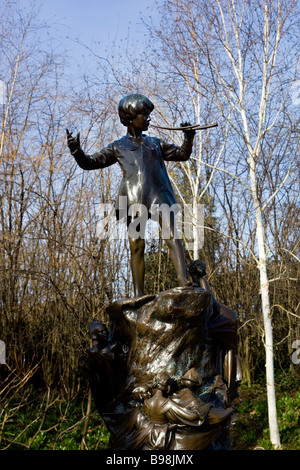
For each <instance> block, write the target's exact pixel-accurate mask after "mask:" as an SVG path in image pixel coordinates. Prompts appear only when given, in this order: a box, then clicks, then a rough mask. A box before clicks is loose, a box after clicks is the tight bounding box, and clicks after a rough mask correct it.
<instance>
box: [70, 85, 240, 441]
mask: <svg viewBox="0 0 300 470" xmlns="http://www.w3.org/2000/svg"><path fill="white" fill-rule="evenodd" d="M153 109H154V105H153V103H152V102H151V101H150V100H149V99H148V98H146V97H145V96H143V95H139V94H132V95H128V96H125V97H124V98H123V99H122V100H121V101H120V103H119V107H118V112H119V117H120V120H121V122H122V123H123V124H124V126H126V127H127V135H126V136H124V137H122V138H121V139H119V140H116V141H115V142H112V143H111V144H109V145H107V147H105V148H103V149H102V150H101V151H100V152H96V153H94V154H92V155H87V154H85V152H84V151H83V150H82V149H81V146H80V136H79V134H78V135H77V137H76V138H74V137H73V136H72V133H71V132H69V131H68V130H67V139H68V147H69V149H70V151H71V154H72V155H73V156H74V158H75V160H76V162H77V163H78V165H79V166H80V167H81V168H83V169H84V170H95V169H101V168H105V167H108V166H110V165H113V164H115V163H118V164H119V165H120V167H121V169H122V172H123V179H122V181H121V185H120V189H119V198H118V200H117V203H116V207H115V208H116V217H117V220H123V219H124V218H126V222H127V227H128V235H129V244H130V250H131V269H132V277H133V284H134V297H133V298H132V299H118V300H115V301H114V302H112V303H110V304H109V305H107V307H106V315H107V316H108V317H109V319H110V327H109V328H108V327H107V326H106V325H105V324H104V323H102V322H98V321H93V322H92V323H91V325H90V331H89V332H90V337H91V339H92V341H93V342H94V345H93V346H92V347H91V348H90V349H89V350H88V351H87V360H86V364H87V370H88V374H89V382H90V386H91V390H92V394H93V398H94V400H95V403H96V406H97V408H98V410H99V412H100V414H101V416H102V418H103V420H104V422H105V423H106V426H107V428H108V430H109V432H110V443H109V446H108V448H110V449H115V450H129V449H133V450H204V449H205V450H207V449H216V448H221V449H226V448H228V429H229V427H230V426H231V424H232V423H233V421H234V415H233V407H232V400H233V399H234V398H235V396H236V392H237V385H238V381H239V379H240V375H239V373H240V365H239V360H238V355H237V316H236V314H235V312H233V311H232V310H231V309H229V308H228V307H226V306H225V305H222V304H220V303H219V302H218V301H217V300H216V299H215V297H214V295H213V293H212V290H211V288H210V285H209V283H208V281H207V279H206V266H205V264H204V263H203V262H202V261H200V260H195V261H194V262H193V263H192V264H191V266H190V267H189V270H188V271H189V274H190V276H191V278H192V282H190V281H189V280H188V277H187V270H186V265H185V258H184V250H183V245H182V242H181V240H180V239H179V238H177V237H176V236H175V235H176V225H175V214H174V212H170V216H171V217H170V220H169V227H168V228H169V229H170V237H167V238H166V243H167V245H168V248H169V251H170V256H171V259H172V261H173V263H174V266H175V269H176V273H177V280H178V284H179V286H177V287H174V288H172V289H170V290H168V291H165V292H159V293H157V294H150V295H148V296H146V295H144V293H143V288H144V274H145V264H144V249H145V241H144V235H145V223H146V221H147V220H148V218H149V217H150V216H151V218H153V217H152V216H153V213H154V215H156V216H157V220H158V221H159V223H160V225H161V227H162V225H163V221H162V212H161V209H157V207H158V208H159V207H160V206H162V205H163V204H166V205H167V206H168V207H171V206H173V205H175V204H176V199H175V195H174V192H173V188H172V186H171V183H170V180H169V177H168V174H167V170H166V166H165V163H164V162H165V161H167V162H168V161H175V162H176V161H177V162H179V161H187V160H188V159H189V157H190V155H191V152H192V145H193V138H194V134H195V130H196V129H203V128H211V127H215V126H216V124H211V125H208V126H200V125H196V126H191V125H190V124H188V123H183V124H182V125H181V128H180V129H181V130H182V132H183V133H184V141H183V144H182V146H181V147H177V146H175V145H173V144H168V143H166V142H164V141H163V140H161V139H159V138H156V137H149V136H147V135H145V134H144V132H145V131H147V129H148V127H149V124H150V114H151V112H152V111H153ZM174 129H175V130H178V128H174ZM121 198H126V207H125V209H124V207H123V206H122V204H121V203H120V201H121ZM122 201H123V199H122ZM141 206H143V207H144V208H146V218H145V223H141V222H140V220H141V219H140V213H139V211H140V208H141ZM133 208H134V210H133ZM154 208H156V210H158V212H157V213H155V209H154ZM153 211H154V212H153ZM136 221H139V224H140V227H139V232H137V230H136V231H135V232H134V231H132V224H134V222H136ZM165 222H166V221H164V223H165ZM136 225H137V224H136ZM136 228H137V227H136ZM163 234H164V233H163Z"/></svg>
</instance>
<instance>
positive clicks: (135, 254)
mask: <svg viewBox="0 0 300 470" xmlns="http://www.w3.org/2000/svg"><path fill="white" fill-rule="evenodd" d="M129 245H130V251H131V260H130V263H131V272H132V280H133V287H134V296H135V297H141V296H142V295H144V292H143V289H144V277H145V261H144V251H145V240H144V239H143V238H131V237H129Z"/></svg>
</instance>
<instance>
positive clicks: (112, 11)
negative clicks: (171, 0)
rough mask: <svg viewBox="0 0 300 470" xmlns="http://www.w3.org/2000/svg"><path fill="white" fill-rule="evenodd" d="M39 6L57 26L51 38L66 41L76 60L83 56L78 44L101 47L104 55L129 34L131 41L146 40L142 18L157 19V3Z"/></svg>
mask: <svg viewBox="0 0 300 470" xmlns="http://www.w3.org/2000/svg"><path fill="white" fill-rule="evenodd" d="M23 1H25V0H23ZM25 3H26V2H25ZM36 5H37V6H40V15H39V17H40V18H41V19H42V20H45V21H46V22H47V23H49V24H51V25H52V26H53V28H52V32H51V35H54V36H55V37H56V38H57V39H58V40H59V41H63V42H64V46H65V47H66V48H67V49H68V50H69V52H70V53H71V55H72V56H73V54H74V57H75V56H76V54H78V53H79V46H78V40H79V41H80V42H82V43H84V44H85V45H86V46H88V47H91V46H92V45H93V44H95V43H98V50H99V48H100V51H101V52H102V53H103V54H104V51H105V50H106V49H107V47H109V45H110V44H111V43H112V42H113V41H116V42H120V41H123V40H124V39H125V38H126V37H127V36H128V32H129V37H130V39H137V40H139V39H141V40H142V39H143V36H144V33H145V30H144V27H143V25H142V23H141V20H140V18H141V15H144V16H149V15H151V13H152V16H153V15H155V13H154V12H155V8H154V7H155V1H154V0H37V1H36ZM80 52H82V51H80Z"/></svg>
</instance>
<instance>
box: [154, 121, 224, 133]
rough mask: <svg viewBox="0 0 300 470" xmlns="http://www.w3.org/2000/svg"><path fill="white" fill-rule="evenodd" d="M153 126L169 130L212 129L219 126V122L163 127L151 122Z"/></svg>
mask: <svg viewBox="0 0 300 470" xmlns="http://www.w3.org/2000/svg"><path fill="white" fill-rule="evenodd" d="M151 125H152V127H155V128H156V129H165V130H168V131H188V130H194V131H198V130H203V129H210V128H211V127H217V126H218V123H217V122H213V123H212V124H206V125H205V126H201V125H200V124H194V125H191V126H184V127H163V126H155V125H154V124H151Z"/></svg>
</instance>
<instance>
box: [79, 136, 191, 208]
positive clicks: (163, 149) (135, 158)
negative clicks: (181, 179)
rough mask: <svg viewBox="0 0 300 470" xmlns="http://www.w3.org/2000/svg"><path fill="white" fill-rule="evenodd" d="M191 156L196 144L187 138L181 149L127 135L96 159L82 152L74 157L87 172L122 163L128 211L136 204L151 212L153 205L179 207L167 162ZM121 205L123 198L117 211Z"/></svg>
mask: <svg viewBox="0 0 300 470" xmlns="http://www.w3.org/2000/svg"><path fill="white" fill-rule="evenodd" d="M191 152H192V140H190V139H188V138H187V137H186V136H185V138H184V142H183V144H182V146H181V147H180V148H179V147H177V146H176V145H173V144H167V143H165V142H164V141H162V140H161V139H158V138H156V137H149V136H147V135H145V134H142V135H141V136H140V137H138V138H135V137H132V136H130V135H126V136H124V137H122V138H121V139H119V140H116V141H115V142H113V143H111V144H109V145H108V146H107V147H105V148H104V149H102V150H101V151H100V152H97V153H95V154H93V155H86V154H85V153H84V152H83V150H81V149H78V150H77V151H76V152H75V153H74V157H75V159H76V161H77V163H78V165H79V166H80V167H81V168H82V169H84V170H95V169H98V168H106V167H108V166H110V165H113V164H114V163H119V165H120V167H121V169H122V172H123V179H122V181H121V185H120V189H119V196H126V197H127V209H128V207H130V206H131V205H132V204H143V205H144V206H146V207H147V209H148V212H149V211H150V208H151V205H152V204H159V205H161V204H167V205H168V206H172V205H173V204H176V198H175V195H174V191H173V188H172V185H171V182H170V179H169V176H168V173H167V169H166V166H165V163H164V161H175V162H176V161H177V162H178V161H186V160H188V159H189V157H190V155H191ZM118 204H119V198H118V201H117V203H116V210H117V211H118V209H119V205H118Z"/></svg>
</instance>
